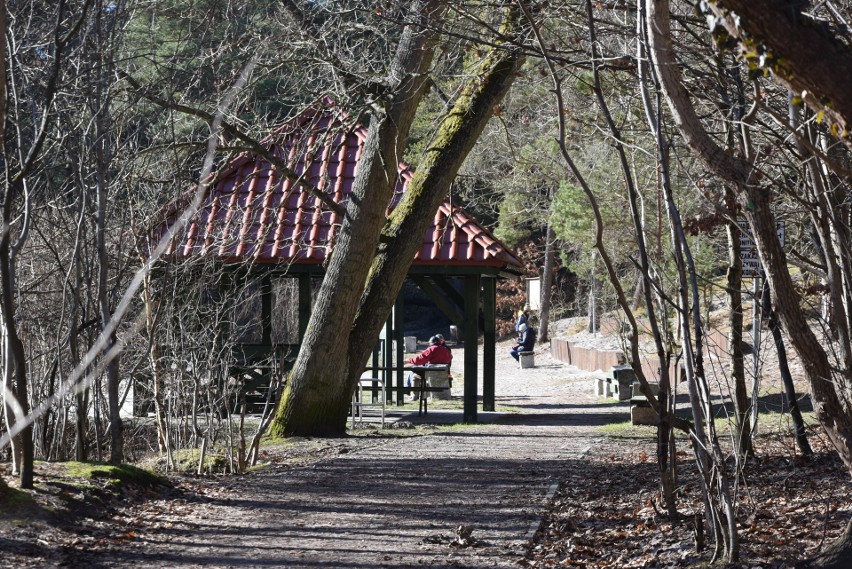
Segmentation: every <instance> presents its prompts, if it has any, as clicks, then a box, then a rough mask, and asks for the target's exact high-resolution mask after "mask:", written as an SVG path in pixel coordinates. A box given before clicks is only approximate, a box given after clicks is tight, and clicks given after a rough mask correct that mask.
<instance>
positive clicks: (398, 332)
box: [386, 290, 405, 404]
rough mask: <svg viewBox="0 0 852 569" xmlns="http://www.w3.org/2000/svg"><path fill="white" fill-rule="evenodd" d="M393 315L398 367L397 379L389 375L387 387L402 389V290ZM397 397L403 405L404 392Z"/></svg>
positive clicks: (403, 362)
mask: <svg viewBox="0 0 852 569" xmlns="http://www.w3.org/2000/svg"><path fill="white" fill-rule="evenodd" d="M393 313H394V322H393V339H394V340H395V341H396V351H395V352H394V355H395V356H396V357H395V360H396V362H395V366H394V367H396V373H395V374H394V376H395V377H390V374H388V375H389V377H388V379H387V384H386V385H391V384H395V385H396V387H399V388H402V387H403V385H404V384H405V370H403V369H402V367H403V366H404V365H405V338H404V335H405V298H404V295H403V293H402V290H400V292H399V296H397V297H396V303H395V304H394V311H393ZM396 397H397V402H398V403H400V404H402V403H404V402H405V397H404V396H403V394H402V391H397V392H396Z"/></svg>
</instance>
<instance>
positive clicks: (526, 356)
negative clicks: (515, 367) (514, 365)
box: [518, 352, 535, 369]
mask: <svg viewBox="0 0 852 569" xmlns="http://www.w3.org/2000/svg"><path fill="white" fill-rule="evenodd" d="M518 355H519V358H518V363H519V365H520V366H521V369H527V368H531V367H535V352H521V353H520V354H518Z"/></svg>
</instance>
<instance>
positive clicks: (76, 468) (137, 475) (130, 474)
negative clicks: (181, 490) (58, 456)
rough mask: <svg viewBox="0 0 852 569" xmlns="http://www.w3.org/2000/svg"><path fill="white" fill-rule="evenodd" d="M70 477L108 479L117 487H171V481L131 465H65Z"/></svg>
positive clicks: (70, 463) (80, 463)
mask: <svg viewBox="0 0 852 569" xmlns="http://www.w3.org/2000/svg"><path fill="white" fill-rule="evenodd" d="M63 466H64V467H65V470H66V472H67V473H68V475H69V476H75V477H78V478H86V479H94V478H106V479H108V480H109V481H111V482H112V483H114V484H116V485H121V484H128V483H132V484H141V485H145V486H156V485H160V484H162V485H169V481H168V480H167V479H166V478H163V477H162V476H160V475H158V474H155V473H153V472H151V471H149V470H145V469H143V468H138V467H136V466H131V465H129V464H106V463H101V462H66V463H63Z"/></svg>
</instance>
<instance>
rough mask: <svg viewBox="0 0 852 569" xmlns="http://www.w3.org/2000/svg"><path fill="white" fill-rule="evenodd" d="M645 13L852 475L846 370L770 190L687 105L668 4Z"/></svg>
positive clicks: (702, 155) (677, 102)
mask: <svg viewBox="0 0 852 569" xmlns="http://www.w3.org/2000/svg"><path fill="white" fill-rule="evenodd" d="M647 9H648V14H649V15H648V29H649V32H650V33H649V35H650V37H651V39H652V41H651V46H652V50H651V53H652V56H653V61H654V66H655V68H656V70H657V74H658V77H659V78H660V83H661V86H662V88H663V92H664V93H665V97H666V101H667V103H668V105H669V107H670V108H671V110H672V114H673V116H674V119H675V123H676V126H677V127H678V130H679V131H680V133H681V135H682V136H683V138H684V141H685V142H686V144H687V145H688V146H689V147H690V149H691V150H692V152H693V153H694V154H695V155H696V156H697V157H698V158H699V159H700V160H701V161H702V162H703V163H704V164H705V165H706V166H707V167H708V168H710V169H712V170H713V171H714V172H716V173H717V174H718V175H719V176H720V177H722V179H723V180H724V181H725V183H726V184H728V185H729V186H730V187H731V189H733V190H734V191H735V192H737V198H738V200H739V201H740V203H741V205H742V206H743V212H744V215H745V217H746V220H747V221H748V223H749V226H750V227H751V229H752V234H753V236H754V240H755V242H756V244H757V249H758V253H759V254H760V260H761V263H762V265H763V268H764V270H765V271H766V274H767V278H768V279H769V285H770V288H771V289H772V293H773V296H774V297H775V302H776V308H777V310H778V315H779V317H780V318H781V322H782V324H783V325H784V328H785V330H787V334H788V336H789V338H790V342H791V343H792V345H793V348H794V349H795V350H796V353H797V354H798V355H799V357H800V358H801V360H802V364H803V367H804V370H805V373H806V375H807V377H808V380H809V382H810V385H811V393H812V395H813V400H814V408H815V410H816V413H817V416H818V417H819V420H820V423H821V424H822V425H823V427H824V428H825V431H826V433H827V434H828V437H829V439H830V440H831V442H832V444H833V445H834V447H835V449H836V450H837V453H838V455H839V456H840V458H841V459H842V460H843V462H844V464H845V465H846V468H847V469H848V470H849V471H850V473H852V416H850V414H849V413H847V410H846V409H844V406H843V404H842V403H841V400H840V398H839V396H838V392H837V391H836V390H835V386H834V382H832V381H827V379H828V378H837V379H838V381H839V384H840V385H841V388H846V387H847V386H848V384H849V378H848V376H849V373H850V370H849V369H844V370H841V372H840V373H839V374H835V373H834V370H833V369H832V365H831V362H830V361H829V358H828V355H827V353H826V351H825V348H824V347H823V346H822V345H821V343H820V342H819V340H818V339H817V338H816V336H815V335H814V333H813V332H812V330H811V329H810V326H809V324H808V321H807V318H806V315H805V314H804V312H803V311H802V309H801V306H800V304H799V297H798V294H797V293H796V290H795V287H794V285H793V281H792V278H791V277H790V273H789V271H788V269H787V262H786V256H785V254H784V251H783V249H782V248H781V244H780V243H779V242H778V237H777V233H776V224H775V218H774V215H773V213H772V208H771V204H770V201H771V195H770V192H769V190H768V188H765V187H762V186H760V185H758V184H759V179H754V178H753V177H752V176H751V168H750V166H749V165H748V164H746V163H744V162H742V161H740V160H738V159H736V158H735V157H734V156H732V155H730V154H727V153H725V152H724V150H723V149H721V148H720V147H719V146H718V145H717V144H715V143H714V141H713V140H712V139H711V138H710V136H709V135H708V134H707V132H706V131H705V130H704V128H703V127H702V125H701V122H700V121H699V119H698V116H697V114H696V113H695V109H694V108H693V107H692V105H691V103H690V101H689V97H688V95H687V93H686V91H685V89H684V88H683V85H682V83H681V78H680V71H679V67H678V65H677V64H676V62H675V61H674V57H673V48H672V42H671V31H670V24H669V3H668V1H666V0H658V1H655V2H648V4H647ZM838 284H839V283H838Z"/></svg>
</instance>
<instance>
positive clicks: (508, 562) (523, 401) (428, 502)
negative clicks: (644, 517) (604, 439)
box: [68, 343, 627, 568]
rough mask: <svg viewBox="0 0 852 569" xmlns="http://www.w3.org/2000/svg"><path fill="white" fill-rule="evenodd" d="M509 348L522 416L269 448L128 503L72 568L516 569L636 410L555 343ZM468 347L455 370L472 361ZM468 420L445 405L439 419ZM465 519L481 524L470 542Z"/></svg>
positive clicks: (516, 412) (508, 379)
mask: <svg viewBox="0 0 852 569" xmlns="http://www.w3.org/2000/svg"><path fill="white" fill-rule="evenodd" d="M508 347H509V344H508V343H504V344H500V345H499V346H498V353H497V361H498V364H497V365H498V368H497V386H496V388H497V405H498V410H499V409H500V408H501V407H503V408H509V410H510V412H504V413H500V412H498V413H482V412H480V420H481V421H482V422H481V423H480V424H477V425H472V426H464V427H456V428H453V429H441V428H436V429H435V430H433V431H431V432H430V434H426V435H420V436H405V435H406V430H405V429H389V430H387V431H386V433H388V434H389V435H390V436H380V437H347V438H343V439H333V440H322V441H309V442H308V443H309V444H318V445H321V446H322V448H323V449H324V450H323V452H322V453H320V454H321V455H322V456H321V457H320V458H318V459H317V460H315V461H314V462H312V463H310V464H306V465H304V466H296V467H294V466H293V465H292V463H290V464H288V463H287V462H286V461H285V460H283V459H282V456H283V455H281V454H278V455H276V451H270V456H269V460H270V464H269V466H267V467H266V468H264V469H261V470H259V471H257V472H255V473H253V474H251V475H250V476H246V477H229V478H226V479H224V480H222V481H218V482H215V483H214V482H210V483H208V484H206V485H204V484H202V486H201V488H200V489H199V494H195V495H194V496H190V497H189V498H180V499H172V500H154V501H151V502H146V503H145V504H143V505H140V506H135V507H130V508H127V509H125V510H122V511H120V512H117V513H116V515H115V517H114V519H113V520H111V522H110V523H111V525H110V527H111V530H112V531H113V532H114V535H118V536H119V537H117V538H115V539H112V540H100V541H98V542H97V544H95V546H93V547H87V548H86V549H85V550H78V551H72V552H69V557H68V563H69V564H71V565H79V564H81V563H85V564H86V565H87V566H93V567H127V566H146V567H292V568H303V567H304V568H308V567H317V566H322V567H352V568H355V567H381V566H385V567H418V566H429V567H517V565H518V561H519V560H520V559H521V558H522V557H523V555H524V549H525V546H526V544H527V543H528V542H529V540H530V538H531V537H532V535H533V533H534V532H535V530H536V529H537V528H538V525H539V523H540V520H541V515H542V514H543V513H544V511H545V510H546V508H547V503H548V500H549V499H550V497H551V496H552V495H553V492H554V491H555V490H556V487H557V485H558V482H559V481H560V480H561V479H562V478H563V474H564V473H565V472H566V470H568V469H571V464H572V462H573V461H578V460H582V458H583V455H584V453H585V452H586V451H587V450H588V449H589V448H590V447H591V446H592V445H594V444H595V443H596V440H597V439H598V436H599V435H597V434H596V432H597V431H596V428H597V426H599V425H600V424H603V423H606V422H608V421H612V420H623V419H624V418H625V417H626V415H627V408H626V406H625V405H606V404H598V403H595V401H594V398H593V397H592V395H591V388H590V386H591V383H590V379H591V374H588V373H585V372H578V371H577V370H576V369H575V368H572V367H571V366H568V365H566V364H562V363H560V362H557V361H554V360H552V359H551V358H550V355H549V352H548V350H547V347H544V346H542V347H539V349H538V350H537V354H536V363H537V367H536V368H534V369H525V370H520V369H518V368H517V367H516V364H515V363H514V361H513V360H512V359H511V358H510V357H509V356H508V354H507V350H508ZM461 352H462V350H460V349H459V350H455V351H454V354H455V356H456V359H455V361H454V365H453V369H463V364H462V363H461V361H460V360H461V356H462V353H461ZM480 361H481V359H480ZM461 383H462V382H461V381H457V382H456V384H455V385H456V387H455V389H454V395H457V396H460V395H461V390H462V385H461ZM480 392H481V390H480ZM460 416H461V413H460V412H458V413H456V412H449V411H444V412H439V411H438V410H437V409H436V410H432V411H430V412H429V415H428V420H429V421H430V422H442V421H458V420H459V418H460ZM403 419H406V420H412V421H416V413H415V417H403ZM418 432H420V431H418ZM397 434H399V435H401V436H395V435H397ZM462 525H463V526H467V527H468V528H469V529H472V533H471V536H470V538H468V539H467V540H465V539H462V538H460V537H459V534H458V533H457V528H458V527H459V526H462ZM121 536H123V537H121Z"/></svg>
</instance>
